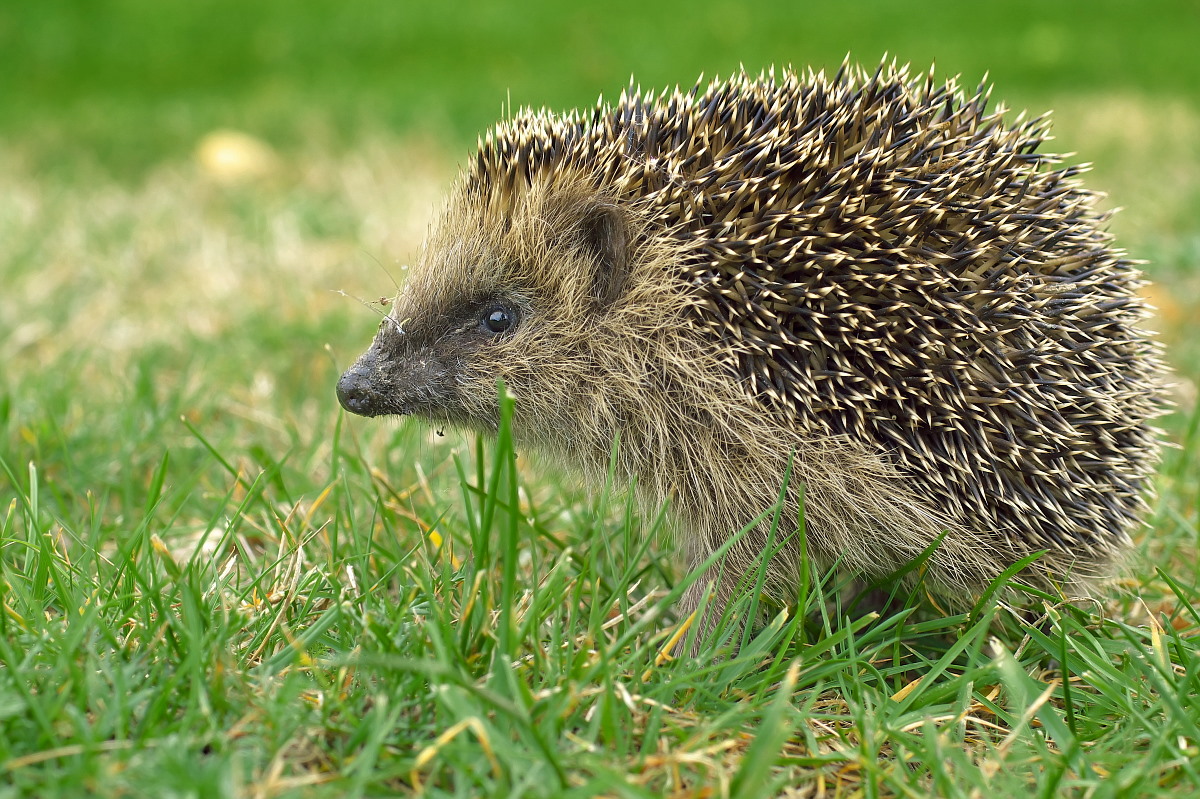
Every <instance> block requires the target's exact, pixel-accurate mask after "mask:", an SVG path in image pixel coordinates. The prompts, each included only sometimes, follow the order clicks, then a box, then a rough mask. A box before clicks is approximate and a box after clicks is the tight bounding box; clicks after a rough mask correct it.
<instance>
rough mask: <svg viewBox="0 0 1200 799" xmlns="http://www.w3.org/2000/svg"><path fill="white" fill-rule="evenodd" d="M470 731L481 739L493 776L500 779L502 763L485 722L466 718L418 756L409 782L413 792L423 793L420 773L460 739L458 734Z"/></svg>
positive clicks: (480, 743)
mask: <svg viewBox="0 0 1200 799" xmlns="http://www.w3.org/2000/svg"><path fill="white" fill-rule="evenodd" d="M466 729H470V730H471V732H473V733H475V737H476V738H478V739H479V745H480V746H481V747H482V748H483V753H484V754H485V755H486V756H487V759H488V762H489V763H491V764H492V774H494V775H495V776H496V778H497V779H499V778H500V776H501V774H502V772H501V770H500V761H498V760H496V754H495V753H494V752H493V751H492V742H491V741H490V740H489V739H488V734H487V730H486V729H484V726H483V722H481V721H480V720H479V719H478V718H476V717H475V716H471V717H470V718H465V719H463V720H462V721H460V722H458V723H457V724H455V725H454V726H452V727H450V728H449V729H447V730H446V731H445V732H443V733H442V734H441V735H439V736H438V737H437V738H436V739H435V740H434V742H433V743H431V744H430V745H429V746H427V747H425V748H424V749H422V750H421V753H420V754H419V755H417V760H416V762H415V763H413V769H412V771H411V772H410V773H409V781H410V782H411V783H412V786H413V790H415V791H416V792H417V793H421V777H420V774H419V773H418V772H419V771H420V770H421V769H422V768H424V767H425V766H426V765H427V764H428V763H429V761H430V760H433V759H434V758H435V757H437V754H438V752H440V751H442V747H443V746H445V745H446V744H448V743H450V742H451V741H453V740H454V739H455V738H457V737H458V734H459V733H461V732H462V731H463V730H466Z"/></svg>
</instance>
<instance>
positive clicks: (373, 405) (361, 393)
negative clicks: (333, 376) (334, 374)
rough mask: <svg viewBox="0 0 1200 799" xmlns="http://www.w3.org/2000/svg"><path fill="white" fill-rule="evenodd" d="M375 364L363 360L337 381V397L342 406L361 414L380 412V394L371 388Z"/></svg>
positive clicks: (368, 414)
mask: <svg viewBox="0 0 1200 799" xmlns="http://www.w3.org/2000/svg"><path fill="white" fill-rule="evenodd" d="M372 371H373V364H364V363H363V361H359V362H358V363H356V364H354V366H351V367H350V368H349V369H347V370H346V373H345V374H344V375H342V376H341V379H339V380H338V382H337V398H338V402H340V403H341V404H342V407H343V408H345V409H346V410H348V411H350V413H357V414H358V415H359V416H376V415H378V413H379V395H378V394H376V393H375V391H374V389H372V388H371V372H372Z"/></svg>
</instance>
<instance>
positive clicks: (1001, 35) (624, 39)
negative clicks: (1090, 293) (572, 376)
mask: <svg viewBox="0 0 1200 799" xmlns="http://www.w3.org/2000/svg"><path fill="white" fill-rule="evenodd" d="M1152 6H1153V7H1149V6H1145V5H1143V6H1138V7H1137V8H1135V7H1134V6H1132V5H1130V6H1127V5H1125V4H1117V3H1098V4H1092V5H1090V6H1089V11H1088V13H1086V14H1083V13H1080V12H1079V10H1078V9H1072V8H1071V7H1070V6H1067V5H1062V6H1049V7H1047V6H1045V5H1044V4H1041V5H1037V6H1034V5H1032V4H1024V3H1014V4H1011V5H1009V6H1007V7H1006V8H1008V9H1009V13H1004V12H1003V11H1001V10H999V9H1000V8H1001V6H999V5H996V4H993V5H992V6H988V7H986V8H984V7H982V6H981V7H980V9H979V10H976V11H971V12H968V11H961V10H953V9H952V7H950V6H945V7H937V8H940V13H934V12H933V11H929V12H927V13H925V14H920V15H914V12H913V11H912V9H911V7H910V6H904V5H901V4H891V3H872V4H866V5H864V6H862V7H861V9H860V10H861V13H856V14H849V13H846V12H845V11H844V10H843V9H834V8H832V7H830V8H825V7H814V8H811V9H803V8H800V7H798V6H793V5H791V4H789V5H788V6H787V7H786V8H783V7H781V8H779V9H768V10H769V11H770V12H771V13H762V14H758V15H746V14H739V13H737V12H736V11H735V10H734V7H733V6H723V5H721V4H712V5H709V6H703V7H700V8H699V9H698V10H696V11H694V12H689V13H681V12H680V10H679V7H678V6H671V5H669V4H668V5H663V6H645V4H643V7H639V8H632V7H631V8H625V7H622V6H620V5H619V4H618V5H617V6H613V10H612V11H611V13H607V14H601V13H599V12H591V11H588V10H586V9H584V10H579V11H572V12H564V11H561V10H557V9H558V8H559V7H557V6H555V7H553V8H552V7H550V6H549V5H547V6H545V7H544V8H542V7H539V6H536V5H531V6H527V8H529V9H530V11H528V12H527V13H524V14H521V15H517V14H515V13H514V12H513V11H512V9H511V8H510V9H503V8H498V7H494V6H490V7H488V8H484V7H482V6H479V7H476V8H468V9H467V13H466V14H465V16H464V17H462V18H460V19H451V18H449V17H446V16H439V14H438V12H435V11H432V10H429V9H430V8H432V7H427V8H426V10H419V9H418V8H417V7H415V6H405V5H400V4H391V3H383V2H378V3H363V4H358V5H356V6H354V8H355V9H357V11H352V10H349V9H350V8H351V7H350V6H343V5H340V4H339V5H334V4H332V3H328V4H326V3H316V4H313V5H312V6H311V8H310V9H309V10H308V12H307V13H304V14H300V13H297V12H296V10H295V8H296V6H295V4H284V3H279V2H267V1H264V2H261V3H254V4H236V8H235V4H232V3H225V2H217V1H216V0H210V2H207V3H203V4H195V5H185V4H179V5H177V6H174V7H169V6H165V5H161V4H150V3H148V2H142V1H141V0H125V1H124V2H111V3H103V4H91V5H85V4H73V3H66V2H46V3H37V4H33V3H26V4H9V5H7V6H5V7H4V8H3V9H0V76H4V77H2V78H0V81H6V82H5V83H4V84H3V85H0V145H2V146H0V187H2V189H3V190H2V191H0V626H2V627H3V629H2V630H0V799H7V797H23V796H30V797H56V796H62V797H77V796H89V795H95V796H118V797H176V796H177V797H210V796H211V797H226V796H228V797H280V796H287V797H291V796H304V797H310V796H311V797H325V796H328V797H354V796H385V795H395V794H400V795H404V794H407V793H410V792H412V791H414V790H415V789H416V788H417V787H418V786H419V787H420V788H421V789H423V790H424V791H425V792H426V794H427V795H429V796H531V797H536V796H545V797H560V796H580V797H582V796H630V797H640V796H646V797H659V796H674V797H702V796H725V795H728V796H742V797H759V796H771V795H785V796H786V795H790V796H803V795H814V794H815V795H820V792H821V791H824V792H825V795H829V796H839V795H840V796H867V797H876V796H878V797H887V796H917V797H924V796H930V795H936V796H949V797H956V796H962V797H972V796H1039V797H1040V796H1046V797H1052V796H1061V795H1066V796H1080V797H1084V796H1086V797H1093V796H1094V797H1109V796H1112V797H1118V796H1120V797H1127V796H1171V797H1175V796H1189V795H1192V794H1194V793H1196V792H1197V791H1200V777H1198V775H1197V769H1198V767H1197V766H1196V763H1197V762H1200V757H1198V756H1200V709H1197V707H1198V706H1200V702H1197V696H1198V695H1200V684H1198V682H1197V681H1198V680H1200V657H1198V654H1197V646H1196V641H1197V634H1198V633H1200V611H1198V610H1197V608H1198V607H1200V588H1197V586H1198V585H1200V565H1198V563H1200V560H1198V558H1197V546H1196V545H1197V538H1198V530H1200V516H1198V512H1197V507H1198V504H1200V499H1198V491H1197V489H1198V488H1200V432H1198V424H1200V422H1198V420H1200V415H1198V414H1197V412H1196V410H1195V399H1196V397H1195V392H1196V388H1195V385H1196V378H1197V375H1200V349H1198V347H1200V344H1198V343H1197V337H1196V335H1195V322H1196V320H1197V313H1198V309H1200V303H1198V302H1197V299H1196V298H1197V297H1200V272H1198V270H1197V268H1196V264H1197V261H1198V259H1200V224H1198V223H1197V222H1196V220H1197V219H1200V190H1198V189H1197V186H1200V153H1198V152H1197V150H1196V145H1195V142H1196V141H1198V140H1200V102H1198V95H1197V91H1198V90H1197V88H1196V87H1197V86H1200V75H1197V74H1196V73H1197V71H1198V70H1200V67H1198V65H1197V63H1196V62H1195V59H1189V58H1187V57H1186V53H1187V52H1188V51H1187V49H1186V48H1187V47H1190V42H1191V41H1193V40H1194V39H1195V38H1196V37H1195V34H1196V33H1197V27H1198V26H1197V19H1196V16H1195V13H1194V11H1192V10H1190V7H1189V6H1188V5H1186V4H1182V3H1180V4H1168V3H1162V4H1152ZM689 8H690V6H689ZM930 8H935V7H933V6H931V7H930ZM954 8H957V7H954ZM948 9H949V10H948ZM1035 9H1036V13H1034V10H1035ZM668 23H669V24H668ZM496 25H500V30H501V33H500V34H499V35H498V34H495V33H492V32H491V31H492V30H493V28H494V27H495V26H496ZM1072 31H1074V33H1072V34H1071V35H1070V36H1067V35H1066V33H1065V32H1072ZM697 44H698V46H697ZM848 49H851V50H853V51H854V52H855V53H856V54H858V55H860V56H861V57H862V58H863V59H864V60H867V61H873V60H875V59H876V58H877V57H878V55H879V54H880V53H881V52H882V51H883V50H889V51H891V52H893V53H897V54H899V55H900V56H901V57H902V58H905V59H912V60H914V61H915V62H917V63H922V62H925V63H927V62H928V61H930V60H931V59H934V58H936V59H937V61H938V68H939V72H942V73H954V72H963V73H964V75H965V76H967V77H968V78H969V79H971V80H974V79H976V78H977V77H978V76H979V75H981V74H982V73H983V72H984V71H985V70H989V69H990V70H991V73H992V75H993V77H994V79H995V80H996V82H997V83H998V87H997V90H996V95H997V97H1003V98H1006V99H1010V100H1012V102H1013V104H1014V105H1018V106H1024V105H1027V104H1028V105H1031V106H1033V107H1035V108H1037V109H1041V108H1043V107H1054V108H1055V109H1057V113H1056V116H1055V119H1056V127H1055V130H1056V132H1057V134H1058V135H1059V142H1058V144H1059V146H1061V147H1062V148H1063V149H1070V150H1078V151H1080V152H1081V153H1082V156H1083V157H1086V158H1087V159H1089V160H1094V161H1095V162H1096V163H1097V167H1096V170H1095V172H1094V173H1093V175H1092V176H1091V177H1090V178H1089V183H1090V184H1091V185H1094V186H1096V187H1098V188H1102V189H1105V190H1108V191H1110V192H1111V194H1112V197H1113V202H1114V203H1116V204H1120V205H1124V206H1125V207H1126V210H1125V211H1123V212H1122V213H1121V214H1120V215H1118V216H1117V217H1116V219H1115V220H1114V223H1113V225H1114V230H1116V232H1117V233H1118V234H1119V236H1120V239H1121V241H1122V243H1123V244H1124V246H1126V247H1127V248H1128V249H1129V250H1130V251H1131V252H1132V253H1133V254H1134V255H1135V256H1137V257H1142V258H1147V259H1149V260H1150V261H1151V263H1150V265H1149V266H1148V269H1149V271H1150V274H1151V276H1152V277H1153V278H1154V279H1155V281H1156V288H1155V290H1154V294H1153V296H1154V298H1155V300H1156V302H1158V303H1159V305H1160V306H1162V309H1163V313H1162V314H1161V315H1160V317H1159V318H1158V319H1157V320H1156V321H1155V325H1156V326H1157V327H1158V328H1159V329H1160V330H1161V331H1162V337H1163V340H1164V342H1165V343H1166V344H1167V346H1168V357H1169V359H1170V360H1171V361H1172V363H1173V364H1174V365H1175V366H1176V368H1177V371H1178V375H1179V377H1180V387H1179V389H1178V390H1177V391H1176V399H1177V401H1178V404H1179V406H1180V407H1179V410H1178V412H1177V413H1176V414H1174V415H1173V416H1171V417H1169V418H1167V419H1166V420H1164V425H1165V426H1166V427H1167V428H1168V436H1169V438H1170V439H1171V440H1172V441H1173V442H1174V443H1176V444H1177V445H1178V446H1177V447H1175V448H1172V449H1170V450H1168V451H1167V453H1166V460H1165V463H1164V465H1163V468H1162V474H1161V476H1160V478H1159V480H1158V489H1159V497H1158V498H1157V499H1156V500H1155V503H1154V512H1153V514H1152V516H1151V518H1150V520H1149V523H1148V525H1147V530H1146V531H1145V532H1144V534H1143V535H1142V536H1141V537H1140V540H1139V548H1138V556H1137V558H1136V559H1135V561H1134V562H1133V563H1132V564H1131V568H1130V570H1129V573H1128V575H1127V576H1126V577H1125V578H1124V579H1123V580H1122V581H1121V582H1120V583H1119V584H1117V585H1115V586H1114V587H1113V589H1112V591H1111V593H1110V594H1109V595H1108V596H1106V597H1105V598H1104V599H1103V601H1102V602H1100V603H1098V604H1097V605H1095V606H1087V607H1079V608H1071V607H1063V606H1058V605H1054V604H1050V605H1044V604H1041V603H1035V604H1034V605H1033V608H1032V610H1031V611H1029V612H1022V613H1013V612H1010V611H1009V610H1007V609H1005V608H1003V607H1000V606H997V605H996V604H995V603H994V602H993V601H989V602H985V603H983V604H982V605H981V606H980V607H978V608H976V609H975V610H974V612H973V613H969V614H963V615H958V616H948V617H947V616H943V615H939V614H938V613H937V612H936V611H935V610H934V609H932V608H930V607H928V606H922V605H920V604H918V603H916V602H907V601H902V602H899V603H897V604H895V605H894V606H891V607H889V609H887V610H885V611H881V612H880V614H879V615H875V616H872V615H864V614H863V612H862V611H859V610H852V609H850V608H844V607H842V606H841V604H840V602H841V597H842V592H841V591H839V589H838V586H839V580H841V579H842V578H840V577H837V576H833V577H831V576H828V575H824V574H820V573H813V574H811V575H809V578H810V586H811V588H810V590H809V591H807V592H806V593H805V595H804V596H803V597H802V599H801V601H800V603H799V605H798V606H797V607H796V608H793V609H790V611H789V613H787V614H786V615H778V616H775V617H773V618H771V619H769V620H768V623H767V624H766V625H765V626H762V627H760V628H755V629H753V630H751V632H750V634H749V638H748V639H746V640H745V643H744V645H743V646H741V648H740V650H739V651H738V653H737V654H736V655H734V654H732V652H733V650H734V648H733V646H732V644H733V642H734V637H735V635H736V636H737V642H738V643H741V642H742V638H741V633H740V632H735V631H737V630H738V627H737V626H736V625H728V626H726V627H725V628H723V629H722V631H721V632H720V633H719V634H718V635H717V637H716V639H715V640H711V641H709V642H707V644H705V645H704V646H702V652H701V654H700V656H699V657H697V658H691V657H687V658H681V659H677V660H670V659H667V658H663V657H660V653H661V652H662V650H663V649H664V647H665V646H666V644H667V639H668V638H669V637H670V636H671V634H672V633H673V631H674V630H675V629H676V620H675V619H674V617H673V615H672V614H671V611H670V607H671V600H672V596H673V595H674V594H677V593H678V592H679V591H680V590H681V589H682V584H683V581H684V580H686V579H687V577H686V576H685V575H681V574H680V573H679V571H678V568H677V565H676V561H675V559H674V555H673V552H674V550H673V547H672V546H671V543H670V541H669V538H668V537H667V536H665V535H660V534H659V532H657V531H658V530H659V528H660V527H661V526H662V520H660V519H657V518H654V517H653V516H650V517H647V516H646V515H643V514H642V513H641V512H640V511H638V510H637V509H636V508H634V507H632V506H631V505H630V504H629V502H628V500H627V498H626V497H625V495H624V494H623V493H621V492H620V491H619V490H617V489H616V488H614V489H613V490H611V491H585V490H583V489H582V488H580V487H579V486H578V485H577V484H576V483H575V482H574V481H573V480H572V479H571V477H570V476H569V475H561V474H559V473H557V472H555V471H553V466H552V465H550V464H545V463H542V462H540V461H536V459H535V458H534V457H533V456H532V455H531V454H527V453H524V452H520V453H517V456H516V458H515V460H514V456H513V452H512V450H511V447H510V446H508V445H507V444H506V443H505V442H504V441H500V442H498V443H497V444H495V445H493V444H490V443H489V444H485V445H483V446H482V447H481V446H479V445H478V443H477V442H475V441H474V440H472V439H465V438H462V437H460V436H458V435H457V434H455V433H453V432H449V431H448V432H447V435H446V436H445V437H439V436H438V435H437V434H436V431H432V430H429V429H427V428H423V427H421V426H419V425H415V424H407V423H396V422H387V421H366V420H360V419H351V418H347V417H345V416H344V415H343V414H342V413H341V412H340V411H339V410H338V409H337V407H336V401H335V400H334V397H333V390H332V389H333V384H334V381H335V380H336V378H337V375H338V373H339V371H340V369H341V368H343V367H345V366H346V365H347V364H348V363H349V362H350V361H351V360H352V359H353V358H354V357H355V355H356V354H357V353H358V351H359V350H360V349H362V348H363V347H365V345H366V343H367V341H368V340H369V337H370V335H371V333H372V331H373V329H374V327H375V325H376V324H377V317H376V313H375V312H379V311H381V310H382V309H381V308H380V307H379V306H378V305H377V304H375V303H376V301H377V299H378V298H379V297H380V296H385V295H390V294H391V293H392V292H393V291H394V288H393V284H392V276H395V277H396V278H397V279H400V278H401V277H402V269H403V267H402V265H403V263H404V262H405V261H406V260H407V259H411V258H413V257H415V254H416V251H417V247H418V245H419V241H420V238H421V236H422V234H423V231H424V227H425V224H426V222H427V220H428V219H429V216H430V214H431V213H432V211H433V209H435V208H436V205H437V202H438V197H439V196H440V193H441V191H442V190H443V188H444V186H445V184H446V182H447V180H448V179H449V178H450V176H451V175H452V174H453V171H454V164H455V162H456V161H458V160H460V158H461V154H462V152H463V149H464V147H465V145H464V142H465V141H468V140H469V139H471V138H473V136H474V134H475V133H476V132H478V131H479V129H481V128H482V127H483V126H484V125H486V124H487V123H488V122H489V121H491V120H492V119H493V118H494V117H495V116H496V115H497V113H498V109H499V107H500V105H501V104H502V103H503V102H504V101H505V99H506V97H507V95H508V93H509V91H510V90H511V95H512V100H513V102H514V103H516V104H519V103H533V104H537V105H541V104H543V103H545V104H548V105H551V106H565V105H575V104H582V103H590V102H592V101H593V100H594V97H595V95H596V94H597V93H599V92H600V91H601V90H603V91H605V92H606V93H608V94H610V95H611V94H612V93H613V92H614V91H615V90H616V89H618V88H619V87H620V86H622V85H623V84H624V83H625V82H626V81H627V80H628V75H629V73H630V72H636V73H637V75H638V77H639V79H641V80H642V81H643V83H645V84H648V85H651V84H652V85H660V84H668V83H674V82H677V81H680V82H688V81H690V80H692V79H693V78H694V76H695V74H697V73H699V72H700V71H705V72H706V73H708V74H712V73H713V72H718V71H719V72H728V70H729V69H730V68H731V67H732V66H733V65H736V64H737V63H738V62H739V61H744V62H745V63H746V65H747V66H748V67H749V68H751V69H757V68H759V67H761V66H762V65H764V64H766V63H768V62H770V61H774V62H784V61H793V62H796V63H799V64H807V63H816V64H825V65H829V64H835V63H837V62H838V61H840V60H841V57H842V54H843V53H844V52H845V51H846V50H848ZM220 127H234V128H241V129H244V130H247V131H249V132H251V133H253V134H255V135H256V136H258V137H260V138H261V139H263V140H264V141H266V142H267V143H268V144H269V145H270V146H271V147H272V148H273V151H274V153H275V157H274V159H273V160H272V161H271V163H270V164H269V165H267V166H266V167H264V170H263V174H261V175H259V176H257V177H252V178H248V179H246V180H243V181H241V182H225V181H222V180H220V179H219V178H218V177H216V176H215V175H214V174H213V173H212V172H211V170H207V169H206V168H205V167H204V166H203V165H202V164H200V163H199V162H198V161H197V160H196V159H195V158H194V157H193V151H194V150H195V148H196V145H197V142H198V141H199V140H200V138H201V137H202V136H203V135H205V134H207V133H209V132H210V131H211V130H213V129H215V128H220ZM339 291H345V292H346V294H348V295H350V296H351V297H363V298H364V300H365V304H366V305H367V306H369V307H367V308H364V307H362V306H361V305H359V304H358V303H356V302H355V301H354V300H353V299H349V298H347V297H345V296H342V295H340V294H338V293H337V292H339ZM749 602H750V601H749V600H747V604H746V605H743V606H740V607H738V608H735V611H734V612H736V613H739V614H741V615H743V616H744V615H746V614H748V613H750V612H751V610H752V609H751V607H750V606H749ZM1064 677H1066V679H1065V680H1064ZM788 789H790V790H792V793H790V794H789V793H787V790H788Z"/></svg>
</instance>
